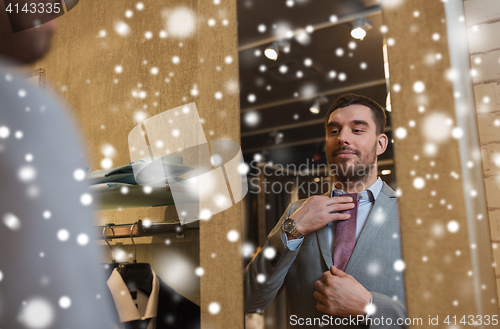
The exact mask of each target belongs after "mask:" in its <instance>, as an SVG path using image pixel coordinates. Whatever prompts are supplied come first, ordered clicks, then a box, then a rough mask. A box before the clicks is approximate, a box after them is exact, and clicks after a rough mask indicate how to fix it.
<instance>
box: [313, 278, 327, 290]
mask: <svg viewBox="0 0 500 329" xmlns="http://www.w3.org/2000/svg"><path fill="white" fill-rule="evenodd" d="M314 288H316V290H319V291H321V292H322V291H324V290H325V288H326V284H325V283H324V282H323V281H322V280H318V281H316V282H315V283H314Z"/></svg>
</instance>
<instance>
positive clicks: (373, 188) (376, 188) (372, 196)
mask: <svg viewBox="0 0 500 329" xmlns="http://www.w3.org/2000/svg"><path fill="white" fill-rule="evenodd" d="M383 186H384V182H383V181H382V179H381V178H380V177H377V180H376V181H375V183H373V184H372V185H370V187H368V188H367V189H366V191H363V192H361V193H360V200H361V201H362V200H366V202H368V201H372V202H373V201H375V200H376V199H377V197H378V195H379V194H380V191H382V187H383ZM368 191H370V193H368ZM342 194H345V192H344V191H343V190H341V189H337V188H334V189H333V190H332V192H331V194H330V196H340V195H342Z"/></svg>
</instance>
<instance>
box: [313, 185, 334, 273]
mask: <svg viewBox="0 0 500 329" xmlns="http://www.w3.org/2000/svg"><path fill="white" fill-rule="evenodd" d="M323 195H326V196H330V192H326V193H325V194H323ZM328 230H330V226H328V225H326V226H325V227H323V228H321V229H319V230H317V231H316V237H317V239H318V246H319V250H320V251H321V255H322V256H323V260H324V261H325V264H326V267H327V268H328V269H330V267H332V266H333V256H332V248H331V246H330V241H328ZM332 243H333V241H332Z"/></svg>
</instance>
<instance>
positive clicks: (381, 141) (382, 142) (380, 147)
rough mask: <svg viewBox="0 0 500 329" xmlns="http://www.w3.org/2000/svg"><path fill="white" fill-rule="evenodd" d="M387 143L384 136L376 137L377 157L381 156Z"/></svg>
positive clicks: (387, 138)
mask: <svg viewBox="0 0 500 329" xmlns="http://www.w3.org/2000/svg"><path fill="white" fill-rule="evenodd" d="M388 143H389V137H387V135H386V134H380V135H378V140H377V156H379V155H381V154H382V153H384V152H385V150H386V149H387V145H388Z"/></svg>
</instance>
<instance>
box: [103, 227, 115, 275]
mask: <svg viewBox="0 0 500 329" xmlns="http://www.w3.org/2000/svg"><path fill="white" fill-rule="evenodd" d="M107 228H111V231H113V234H114V233H115V232H114V230H113V227H112V225H111V224H107V225H106V226H105V227H103V229H102V237H103V238H104V241H105V242H106V244H107V245H108V247H109V249H110V250H111V258H112V260H111V264H108V263H105V264H102V265H101V267H102V268H103V269H104V270H105V271H106V274H107V277H108V278H109V276H110V275H111V272H113V270H114V269H115V268H117V267H118V265H119V264H118V263H117V262H116V259H115V251H114V250H113V247H111V244H110V243H109V241H108V239H107V238H106V229H107Z"/></svg>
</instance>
